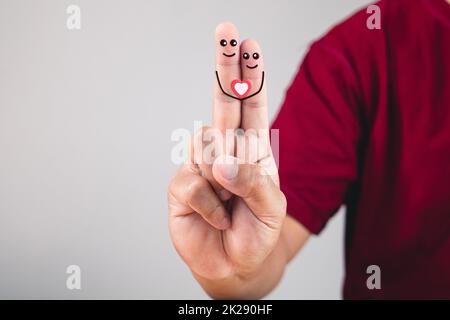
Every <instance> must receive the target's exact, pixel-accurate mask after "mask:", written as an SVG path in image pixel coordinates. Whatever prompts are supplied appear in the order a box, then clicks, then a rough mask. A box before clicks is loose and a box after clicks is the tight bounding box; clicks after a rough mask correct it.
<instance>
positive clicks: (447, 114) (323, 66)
mask: <svg viewBox="0 0 450 320" xmlns="http://www.w3.org/2000/svg"><path fill="white" fill-rule="evenodd" d="M377 5H378V6H379V7H380V9H381V30H376V29H374V30H369V29H368V28H367V27H366V21H367V18H368V17H369V16H370V15H371V14H368V13H367V12H366V9H364V10H362V11H360V12H358V13H356V14H355V15H354V16H352V17H351V18H350V19H348V20H346V21H345V22H344V23H342V24H340V25H338V26H337V27H335V28H333V29H332V30H331V31H330V32H329V33H328V34H327V35H325V36H324V37H323V38H322V39H320V40H318V41H316V42H315V43H314V44H312V45H311V47H310V50H309V52H308V53H307V55H306V57H305V59H304V61H303V63H302V66H301V68H300V70H299V72H298V74H297V75H296V77H295V79H294V81H293V83H292V85H291V87H290V88H289V90H288V91H287V93H286V99H285V102H284V104H283V106H282V108H281V110H280V112H279V114H278V116H277V118H276V120H275V122H274V124H273V128H278V129H279V130H280V132H279V133H280V154H279V160H280V161H279V165H280V170H279V172H280V179H281V189H282V191H283V192H284V193H285V195H286V197H287V200H288V213H289V214H290V215H292V216H293V217H294V218H296V219H298V221H300V222H301V223H302V224H303V225H304V226H305V227H306V228H308V229H309V230H310V231H311V232H312V233H315V234H317V233H319V232H320V231H321V230H322V229H323V228H324V226H325V224H326V222H327V221H328V219H330V217H331V216H332V215H333V214H334V213H335V212H336V211H337V209H338V208H339V207H340V206H341V205H342V204H345V205H346V208H347V211H346V253H345V256H346V277H345V284H344V298H356V299H359V298H363V299H365V298H388V299H389V298H401V299H408V298H446V299H449V298H450V5H449V4H448V3H447V2H446V1H445V0H414V1H412V0H386V1H381V2H379V3H378V4H377ZM370 265H377V266H379V267H380V271H381V289H379V290H378V289H372V290H370V289H368V287H367V284H366V282H367V279H368V278H369V276H370V274H372V272H370V274H368V273H367V268H368V267H369V266H370ZM299 285H300V284H299Z"/></svg>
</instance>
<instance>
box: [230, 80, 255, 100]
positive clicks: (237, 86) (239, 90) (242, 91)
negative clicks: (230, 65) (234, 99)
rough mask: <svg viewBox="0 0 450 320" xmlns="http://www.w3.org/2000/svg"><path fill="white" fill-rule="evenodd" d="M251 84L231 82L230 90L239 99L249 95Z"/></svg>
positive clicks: (245, 81)
mask: <svg viewBox="0 0 450 320" xmlns="http://www.w3.org/2000/svg"><path fill="white" fill-rule="evenodd" d="M251 89H252V83H251V82H250V81H249V80H233V81H232V82H231V90H233V92H234V93H235V94H236V95H237V96H238V97H239V98H244V97H245V96H247V95H248V94H249V93H250V90H251Z"/></svg>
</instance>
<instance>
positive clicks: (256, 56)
mask: <svg viewBox="0 0 450 320" xmlns="http://www.w3.org/2000/svg"><path fill="white" fill-rule="evenodd" d="M252 57H253V59H255V60H258V59H259V53H258V52H255V53H253V54H252ZM242 58H244V59H245V60H248V59H250V55H249V54H248V53H247V52H245V53H244V54H243V55H242Z"/></svg>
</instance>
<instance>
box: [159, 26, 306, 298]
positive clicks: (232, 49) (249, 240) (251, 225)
mask: <svg viewBox="0 0 450 320" xmlns="http://www.w3.org/2000/svg"><path fill="white" fill-rule="evenodd" d="M233 39H234V40H236V42H237V44H236V46H231V45H230V41H231V40H233ZM222 40H225V41H226V45H225V46H224V45H222V44H225V41H222ZM221 41H222V44H221ZM215 45H216V70H217V71H218V72H219V74H220V77H221V80H222V83H231V81H232V80H234V79H248V80H250V81H251V82H252V84H253V86H252V87H258V86H259V83H260V81H261V74H262V73H261V71H262V70H264V60H263V56H262V51H261V48H260V46H259V44H258V43H257V42H256V41H255V40H253V39H250V40H245V41H243V42H242V43H240V42H239V32H238V30H237V28H236V27H235V26H234V25H233V24H231V23H222V24H220V25H219V26H218V27H217V28H216V35H215ZM223 53H226V54H227V55H232V54H233V53H236V54H235V55H233V56H231V57H227V56H226V55H224V54H223ZM244 53H248V54H249V56H248V59H244V58H243V54H244ZM254 53H257V55H255V56H254V55H253V54H254ZM255 57H256V58H255ZM247 65H249V66H255V65H257V67H255V68H248V67H247ZM227 89H229V88H227ZM267 110H268V106H267V91H266V85H265V84H264V87H263V90H262V91H261V92H260V93H259V94H258V95H256V96H254V97H251V98H249V99H247V100H244V101H242V102H241V101H239V100H236V99H233V98H230V97H227V96H226V95H225V94H223V93H222V91H221V90H220V89H219V88H218V85H217V83H215V89H214V103H213V121H212V123H213V125H212V127H211V128H203V129H202V130H200V131H199V132H197V133H196V134H195V135H194V136H193V139H192V140H193V141H192V146H191V157H190V161H189V163H186V164H185V165H183V166H182V167H181V168H180V169H179V170H178V171H177V173H176V174H175V176H174V177H173V179H172V181H171V183H170V185H169V189H168V206H169V230H170V235H171V238H172V241H173V244H174V246H175V248H176V250H177V252H178V253H179V255H180V256H181V257H182V259H183V260H184V261H185V262H186V264H187V265H188V267H189V268H190V270H191V272H192V274H193V276H194V277H195V279H196V280H197V281H198V282H199V283H200V285H201V286H202V287H203V288H204V289H205V291H206V292H207V293H208V294H209V295H210V296H211V297H213V298H227V299H228V298H232V299H255V298H261V297H263V296H264V295H266V294H267V293H268V292H270V291H271V290H272V289H273V288H274V287H275V286H276V284H277V283H278V282H279V280H280V278H281V276H282V274H283V272H284V269H285V267H286V264H287V263H288V261H289V260H290V259H292V257H293V256H294V255H295V254H296V253H297V252H298V251H299V250H300V248H301V247H302V246H303V245H304V243H305V242H306V241H307V239H308V237H309V233H308V231H307V230H306V229H305V228H304V227H303V226H302V225H301V224H300V223H298V222H297V221H296V220H294V219H293V218H291V217H289V216H286V199H285V197H284V195H283V193H282V192H281V190H280V188H279V179H278V175H277V173H276V170H272V169H273V168H274V164H275V162H274V159H273V156H272V153H271V150H270V146H269V144H268V128H269V120H268V112H267ZM226 129H234V130H235V129H243V130H247V131H251V129H266V131H265V132H262V133H258V132H256V133H255V132H253V134H250V135H238V136H237V137H236V138H235V140H233V143H231V144H230V145H231V146H230V145H229V146H228V147H224V146H222V145H219V146H217V149H215V150H218V151H217V152H216V154H215V156H216V157H215V159H213V161H206V162H205V159H204V154H203V153H202V152H201V150H202V149H201V148H202V147H204V146H205V142H204V137H205V136H207V135H208V134H217V133H218V134H219V135H224V134H225V130H226ZM249 129H250V130H249ZM250 139H255V141H257V143H258V144H257V145H258V146H261V145H262V146H263V147H262V148H258V149H257V150H256V149H252V148H248V147H247V148H244V147H243V146H244V145H243V143H242V141H249V140H250ZM214 141H216V140H214ZM199 148H200V150H199ZM255 150H256V151H255ZM261 150H263V151H262V152H261ZM197 151H200V152H197Z"/></svg>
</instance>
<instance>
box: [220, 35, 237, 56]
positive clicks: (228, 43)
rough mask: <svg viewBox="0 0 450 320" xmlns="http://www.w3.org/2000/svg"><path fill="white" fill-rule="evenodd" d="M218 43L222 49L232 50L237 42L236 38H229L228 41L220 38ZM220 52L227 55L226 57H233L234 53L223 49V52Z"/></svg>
mask: <svg viewBox="0 0 450 320" xmlns="http://www.w3.org/2000/svg"><path fill="white" fill-rule="evenodd" d="M219 44H220V45H221V46H222V47H223V48H224V49H226V48H231V49H232V50H234V49H235V48H236V47H237V45H238V42H237V40H236V39H231V40H230V41H227V40H226V39H222V40H220V41H219ZM222 54H223V55H224V56H225V57H227V58H231V57H234V56H235V55H236V52H231V53H230V52H226V51H224V52H222Z"/></svg>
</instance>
